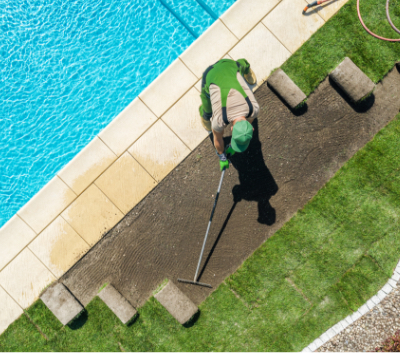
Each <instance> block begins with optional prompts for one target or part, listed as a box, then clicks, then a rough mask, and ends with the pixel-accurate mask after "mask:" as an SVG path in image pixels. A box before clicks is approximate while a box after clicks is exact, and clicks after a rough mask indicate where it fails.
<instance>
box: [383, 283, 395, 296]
mask: <svg viewBox="0 0 400 353" xmlns="http://www.w3.org/2000/svg"><path fill="white" fill-rule="evenodd" d="M382 290H383V291H384V292H385V293H386V294H389V293H390V292H391V291H392V290H393V287H392V286H391V285H390V284H389V283H386V284H385V285H384V286H383V288H382Z"/></svg>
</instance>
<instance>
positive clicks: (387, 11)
mask: <svg viewBox="0 0 400 353" xmlns="http://www.w3.org/2000/svg"><path fill="white" fill-rule="evenodd" d="M327 1H330V0H319V1H314V2H312V3H311V4H308V5H307V6H306V7H305V8H304V10H303V14H305V13H306V11H307V10H308V9H309V8H310V7H314V6H317V5H320V4H322V3H324V2H327ZM389 1H390V0H386V18H387V20H388V22H389V24H390V25H391V26H392V28H393V29H394V30H395V31H396V32H397V33H399V34H400V30H399V29H398V28H396V26H395V25H394V24H393V22H392V20H391V18H390V15H389ZM357 14H358V19H359V20H360V22H361V24H362V26H363V27H364V29H365V30H366V31H367V32H368V33H369V34H370V35H371V36H373V37H375V38H378V39H381V40H386V41H388V42H400V39H391V38H385V37H381V36H378V35H377V34H375V33H374V32H372V31H371V30H370V29H369V28H368V27H367V26H366V25H365V23H364V21H363V19H362V17H361V13H360V0H357Z"/></svg>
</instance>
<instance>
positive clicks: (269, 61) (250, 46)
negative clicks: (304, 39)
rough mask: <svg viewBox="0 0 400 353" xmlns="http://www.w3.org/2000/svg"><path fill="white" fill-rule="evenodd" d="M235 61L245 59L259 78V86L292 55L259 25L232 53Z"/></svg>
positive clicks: (230, 53)
mask: <svg viewBox="0 0 400 353" xmlns="http://www.w3.org/2000/svg"><path fill="white" fill-rule="evenodd" d="M229 55H230V56H231V57H232V59H233V60H238V59H240V58H245V59H247V60H248V62H249V63H250V66H251V68H252V70H253V71H254V73H255V74H256V76H257V85H256V87H258V86H259V85H260V84H262V83H263V82H264V80H266V79H267V78H268V76H269V75H270V73H271V71H272V70H273V69H276V68H277V67H279V66H281V65H282V64H283V63H284V62H285V61H286V60H287V59H288V58H289V57H290V55H291V53H290V51H289V50H287V49H286V48H285V47H284V46H283V45H282V43H281V42H279V40H278V39H277V38H276V37H275V36H274V35H273V34H272V33H271V32H270V31H269V30H268V29H267V28H266V27H265V26H264V25H263V24H262V23H259V24H258V25H257V26H256V27H255V28H254V29H253V30H252V31H251V32H250V33H249V34H247V35H246V36H245V37H244V38H243V39H242V40H241V41H240V42H239V43H238V44H237V45H236V46H235V47H234V48H233V49H232V50H231V51H230V52H229Z"/></svg>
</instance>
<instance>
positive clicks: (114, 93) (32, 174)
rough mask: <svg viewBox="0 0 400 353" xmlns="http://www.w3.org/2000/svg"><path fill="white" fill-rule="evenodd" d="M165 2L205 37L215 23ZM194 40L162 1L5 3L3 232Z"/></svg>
mask: <svg viewBox="0 0 400 353" xmlns="http://www.w3.org/2000/svg"><path fill="white" fill-rule="evenodd" d="M165 1H166V2H167V4H168V6H170V7H171V8H172V9H173V11H175V12H176V13H177V14H178V15H179V16H180V17H181V18H182V19H183V20H184V22H185V23H186V24H187V26H189V27H190V28H191V29H192V30H193V31H194V32H195V33H196V34H198V35H200V34H201V33H203V32H204V31H205V30H206V29H207V28H208V27H209V26H210V25H211V24H212V23H213V22H214V19H213V18H212V17H211V16H210V15H209V14H208V13H207V12H205V11H204V9H203V8H202V7H200V6H199V4H198V3H197V2H196V1H195V0H165ZM203 1H204V2H205V3H206V4H207V5H208V6H209V7H210V8H211V9H212V11H214V12H215V13H216V14H217V15H218V16H220V15H221V14H222V13H223V12H224V11H225V10H227V9H228V8H229V7H230V6H231V5H232V4H233V3H234V2H235V0H203ZM194 40H195V38H194V37H193V35H192V34H190V32H189V31H188V30H187V29H186V28H185V27H184V26H183V25H182V24H181V23H180V22H179V21H178V20H177V19H176V18H175V17H174V16H173V15H172V14H171V12H169V11H168V10H167V9H166V8H165V6H163V5H162V4H161V3H160V1H159V0H53V1H47V0H12V1H9V0H0V59H1V65H0V107H1V108H0V146H1V153H0V226H2V225H3V224H4V223H5V222H6V221H7V220H8V219H10V218H11V217H12V216H13V215H14V214H15V213H16V212H17V211H18V210H19V209H20V208H21V207H22V206H23V205H24V204H25V203H26V202H27V201H29V199H30V198H31V197H32V196H33V195H34V194H35V193H37V192H38V191H39V190H40V189H41V188H42V187H43V186H44V185H45V184H46V183H47V182H48V181H49V180H50V179H51V178H52V177H53V176H54V175H56V173H57V172H58V171H59V170H60V169H62V167H63V166H64V165H66V164H67V163H68V162H69V161H70V160H71V159H72V158H73V157H74V156H75V155H76V154H77V153H78V152H79V151H80V150H81V149H82V148H83V147H84V146H86V145H87V144H88V143H89V142H90V141H91V140H92V139H93V137H94V136H96V135H97V134H98V133H99V132H100V131H101V130H102V129H103V128H104V127H105V126H106V125H107V124H108V123H109V122H110V121H111V120H112V119H113V118H114V117H115V116H116V115H118V113H119V112H120V111H121V110H122V109H123V108H124V107H126V106H127V105H128V104H129V103H130V102H131V101H132V100H133V99H134V98H135V97H136V96H138V95H139V93H140V92H141V91H142V90H143V89H144V88H145V87H146V86H148V85H149V84H150V83H151V82H152V81H153V80H154V79H155V78H156V77H157V76H158V75H159V74H160V73H161V72H162V71H163V70H165V68H166V67H167V66H168V65H169V64H170V63H171V62H172V61H173V60H174V59H176V58H177V57H178V56H179V55H180V54H181V53H182V52H183V51H184V50H185V49H186V48H187V47H188V46H189V45H190V44H191V43H192V42H193V41H194Z"/></svg>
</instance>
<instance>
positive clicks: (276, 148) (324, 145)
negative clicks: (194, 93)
mask: <svg viewBox="0 0 400 353" xmlns="http://www.w3.org/2000/svg"><path fill="white" fill-rule="evenodd" d="M255 95H256V98H257V100H258V101H259V103H260V106H261V111H260V115H259V118H258V122H255V124H254V127H255V133H254V138H253V140H252V143H251V144H250V147H249V149H248V150H247V151H246V152H245V153H242V154H236V155H235V156H234V157H233V158H232V163H233V166H231V168H230V169H229V172H228V173H226V176H225V180H224V183H223V186H222V191H221V195H220V200H219V203H218V207H217V210H216V213H215V216H214V221H213V224H212V228H211V232H210V236H209V242H208V246H207V248H206V250H205V260H204V261H203V263H205V264H206V266H205V269H204V271H203V273H202V276H201V281H202V282H206V283H210V284H211V285H212V286H213V287H214V288H216V287H217V286H218V285H219V284H220V283H221V282H222V281H223V280H224V278H225V277H226V276H228V275H229V274H231V273H233V272H234V271H235V270H236V269H237V268H238V267H239V266H240V265H241V264H242V262H243V261H244V260H245V259H246V258H247V257H248V256H250V255H251V254H252V253H253V251H254V250H255V249H256V248H258V247H259V246H260V245H261V244H262V243H263V242H264V241H265V240H266V239H267V238H268V237H270V236H272V235H273V234H274V233H275V232H276V231H277V230H278V229H279V228H280V227H281V226H282V225H283V224H284V223H285V222H287V221H288V220H289V219H290V218H291V217H292V216H293V215H294V214H295V212H296V211H297V210H298V209H300V208H302V207H303V206H304V205H305V204H306V203H307V202H308V201H309V200H310V199H311V198H312V197H313V196H314V195H315V194H316V193H317V191H318V190H319V189H320V188H321V187H322V186H323V185H324V184H325V183H326V182H327V181H328V180H329V179H330V178H331V177H332V176H333V175H334V173H335V172H336V171H337V170H338V169H339V168H340V167H341V166H342V165H343V163H344V162H346V161H347V160H348V159H349V158H350V157H351V156H352V155H353V154H354V153H355V152H356V151H357V150H358V149H360V148H361V147H363V146H364V145H365V144H366V143H367V142H368V141H369V140H371V138H372V137H373V136H374V134H375V133H377V132H378V131H379V130H380V129H381V128H382V127H384V126H385V125H386V124H387V123H388V122H389V121H390V120H391V119H392V118H393V117H394V116H395V115H396V114H397V113H398V112H399V108H400V74H399V72H398V71H397V70H396V69H394V70H393V71H392V72H391V73H390V74H389V75H388V76H387V77H385V79H384V80H383V82H382V83H380V84H379V85H378V86H377V88H376V90H375V94H374V95H373V96H371V97H370V98H369V99H368V100H366V101H365V102H364V103H363V104H362V105H361V106H358V107H355V106H353V105H351V104H350V103H349V102H348V101H347V100H346V98H345V97H344V96H343V95H342V94H341V93H340V92H339V91H338V90H337V89H336V88H335V87H333V86H332V84H331V83H330V82H329V79H326V80H325V81H324V82H322V83H321V85H320V86H319V87H318V89H317V90H316V91H315V92H314V93H313V94H312V95H311V96H310V97H309V99H308V102H307V103H308V107H305V108H304V109H303V112H301V113H298V114H293V113H292V112H291V111H290V110H289V109H288V108H287V107H286V105H285V104H283V103H282V102H281V100H280V99H279V98H278V97H277V96H276V95H275V94H274V93H273V92H271V90H270V89H269V88H268V86H267V85H266V84H264V85H262V86H261V87H260V88H259V89H258V90H257V92H256V94H255ZM154 143H156V141H155V142H154ZM219 178H220V171H219V164H218V159H217V157H216V156H215V150H214V148H213V146H212V144H211V142H210V140H209V139H207V140H205V141H204V142H203V143H202V144H200V146H199V147H198V148H196V149H195V150H194V151H193V152H192V153H191V155H190V156H189V157H188V158H186V160H185V161H183V162H182V163H181V164H180V165H179V167H178V168H176V169H175V170H174V171H173V172H172V173H171V174H169V175H168V176H167V177H166V178H165V179H164V180H163V181H162V182H161V183H160V184H159V185H158V186H157V187H156V188H155V189H154V190H153V191H152V192H151V193H150V194H149V195H148V196H147V197H146V198H145V199H144V200H143V201H142V202H141V203H140V204H139V205H137V206H136V207H135V208H134V209H133V210H132V211H131V212H130V213H129V214H128V215H127V216H126V217H125V218H124V219H123V220H122V221H121V222H120V223H119V224H118V225H117V226H115V227H114V229H112V230H111V231H110V232H109V233H108V234H106V235H105V237H104V238H103V239H102V240H101V241H100V242H99V243H98V244H97V245H96V246H95V247H94V248H93V249H92V250H91V251H90V252H89V253H88V254H87V255H86V256H85V257H84V258H83V259H82V260H81V261H79V262H78V263H77V264H76V265H75V266H74V267H73V268H72V269H71V270H70V271H69V272H68V273H66V274H65V275H64V277H63V278H62V279H61V281H62V282H64V283H65V285H66V286H67V287H68V288H69V289H70V290H71V291H72V292H73V293H74V295H75V296H76V297H77V298H78V299H79V300H80V301H81V302H82V303H83V304H84V305H86V304H88V303H89V301H90V300H91V299H92V298H93V297H94V296H95V295H96V294H97V291H98V289H99V288H100V287H101V286H102V285H103V284H104V283H106V282H108V283H112V284H113V286H114V287H115V288H116V289H118V290H119V291H120V292H121V293H122V294H123V295H124V296H125V297H126V298H127V299H128V300H129V301H130V302H131V303H132V304H133V305H134V306H140V305H142V304H144V302H145V301H146V300H147V299H148V298H149V297H150V296H151V294H152V291H153V290H154V289H155V288H156V287H157V285H158V284H160V283H161V282H162V281H163V279H164V278H166V277H167V278H169V279H171V280H173V281H174V283H176V284H177V285H178V287H179V288H180V289H181V290H182V291H183V292H184V293H186V294H187V295H188V296H189V298H190V299H192V300H193V301H194V302H195V303H196V304H199V303H200V302H202V301H203V300H204V299H205V298H206V297H207V296H208V295H209V294H210V292H211V290H210V289H207V288H204V287H198V286H193V285H187V284H181V283H178V282H177V278H178V277H180V278H186V279H192V278H193V275H194V273H195V270H196V265H197V260H198V256H199V252H200V249H201V244H202V241H203V238H204V234H205V231H206V227H207V223H208V220H209V217H210V211H211V207H212V204H213V197H214V196H215V192H216V190H217V187H218V182H219Z"/></svg>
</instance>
